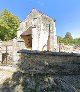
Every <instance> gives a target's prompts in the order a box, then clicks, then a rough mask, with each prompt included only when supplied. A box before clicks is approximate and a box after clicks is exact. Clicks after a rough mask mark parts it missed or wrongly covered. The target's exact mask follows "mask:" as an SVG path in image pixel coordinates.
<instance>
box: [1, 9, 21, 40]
mask: <svg viewBox="0 0 80 92" xmlns="http://www.w3.org/2000/svg"><path fill="white" fill-rule="evenodd" d="M19 24H20V19H19V18H18V17H17V16H15V15H14V14H12V13H11V12H9V11H8V10H4V11H3V12H1V13H0V39H1V40H3V41H4V40H11V39H13V38H14V37H15V36H16V33H17V28H18V27H19Z"/></svg>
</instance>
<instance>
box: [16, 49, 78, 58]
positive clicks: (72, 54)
mask: <svg viewBox="0 0 80 92" xmlns="http://www.w3.org/2000/svg"><path fill="white" fill-rule="evenodd" d="M18 53H24V54H44V55H53V56H55V55H56V56H77V57H80V53H67V52H51V51H37V50H33V51H31V50H24V49H23V50H20V51H18Z"/></svg>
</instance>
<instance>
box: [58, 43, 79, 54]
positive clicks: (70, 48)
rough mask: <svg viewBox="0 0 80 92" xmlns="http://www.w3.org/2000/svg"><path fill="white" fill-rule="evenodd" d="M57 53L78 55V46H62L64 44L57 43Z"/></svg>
mask: <svg viewBox="0 0 80 92" xmlns="http://www.w3.org/2000/svg"><path fill="white" fill-rule="evenodd" d="M58 46H59V52H67V53H80V45H74V44H73V45H69V44H68V45H64V43H59V45H58Z"/></svg>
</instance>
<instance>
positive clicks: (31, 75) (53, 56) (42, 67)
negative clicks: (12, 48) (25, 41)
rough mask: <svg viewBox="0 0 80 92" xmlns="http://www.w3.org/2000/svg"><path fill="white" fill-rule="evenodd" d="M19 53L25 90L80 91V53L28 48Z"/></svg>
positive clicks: (50, 91)
mask: <svg viewBox="0 0 80 92" xmlns="http://www.w3.org/2000/svg"><path fill="white" fill-rule="evenodd" d="M19 53H21V59H20V60H19V69H20V74H21V73H22V75H23V76H24V77H23V80H24V79H26V81H23V82H22V83H25V86H24V85H23V87H24V89H25V90H33V89H34V90H37V92H40V91H41V92H44V90H45V91H46V92H53V91H54V92H80V54H73V53H71V54H70V53H54V52H39V51H27V50H22V51H19ZM26 84H27V85H26ZM28 88H30V89H28Z"/></svg>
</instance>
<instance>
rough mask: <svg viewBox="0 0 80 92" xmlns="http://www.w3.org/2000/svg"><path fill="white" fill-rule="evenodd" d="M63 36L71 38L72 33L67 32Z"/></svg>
mask: <svg viewBox="0 0 80 92" xmlns="http://www.w3.org/2000/svg"><path fill="white" fill-rule="evenodd" d="M64 38H70V39H73V37H72V35H71V33H70V32H67V33H66V35H65V37H64Z"/></svg>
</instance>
